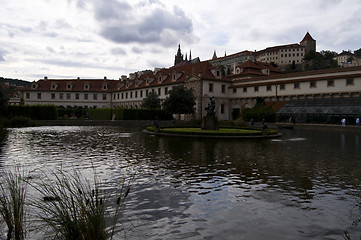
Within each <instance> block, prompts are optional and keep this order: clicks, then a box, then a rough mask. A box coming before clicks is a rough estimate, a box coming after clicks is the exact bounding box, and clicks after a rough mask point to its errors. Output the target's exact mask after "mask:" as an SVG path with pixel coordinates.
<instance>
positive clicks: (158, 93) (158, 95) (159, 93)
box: [158, 88, 160, 96]
mask: <svg viewBox="0 0 361 240" xmlns="http://www.w3.org/2000/svg"><path fill="white" fill-rule="evenodd" d="M158 96H160V88H158Z"/></svg>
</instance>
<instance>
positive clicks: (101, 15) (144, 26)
mask: <svg viewBox="0 0 361 240" xmlns="http://www.w3.org/2000/svg"><path fill="white" fill-rule="evenodd" d="M147 4H148V5H150V4H151V5H153V6H152V7H149V8H147ZM138 7H139V9H138V8H136V7H132V6H130V5H129V4H128V3H126V2H117V1H114V0H110V1H107V2H106V3H105V2H104V1H102V2H101V4H100V5H99V4H96V9H95V19H96V20H97V21H99V23H100V26H101V28H102V29H101V31H100V35H101V36H103V37H104V38H106V39H108V40H111V41H113V42H115V43H142V44H144V43H160V44H162V45H163V46H168V45H170V44H174V41H176V42H177V41H179V39H183V40H184V41H187V42H192V41H193V40H194V39H195V37H194V36H193V25H192V21H191V19H189V18H188V17H187V16H186V15H185V13H184V11H183V10H181V9H180V8H178V7H174V9H173V11H171V12H170V11H167V10H165V9H164V8H162V5H161V4H158V2H157V1H150V2H142V5H138ZM146 9H147V11H143V10H146ZM138 13H139V16H138Z"/></svg>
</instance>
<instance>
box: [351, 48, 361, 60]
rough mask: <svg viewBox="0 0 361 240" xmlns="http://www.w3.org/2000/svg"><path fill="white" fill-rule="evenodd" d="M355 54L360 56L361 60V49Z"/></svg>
mask: <svg viewBox="0 0 361 240" xmlns="http://www.w3.org/2000/svg"><path fill="white" fill-rule="evenodd" d="M353 53H354V54H355V55H356V56H358V57H359V58H361V48H360V49H358V50H355V51H354V52H353Z"/></svg>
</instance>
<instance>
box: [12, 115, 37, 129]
mask: <svg viewBox="0 0 361 240" xmlns="http://www.w3.org/2000/svg"><path fill="white" fill-rule="evenodd" d="M35 125H36V124H35V123H34V122H33V121H31V119H30V118H28V117H23V116H18V117H13V118H11V119H10V120H9V121H7V122H6V124H5V126H6V127H9V128H20V127H34V126H35Z"/></svg>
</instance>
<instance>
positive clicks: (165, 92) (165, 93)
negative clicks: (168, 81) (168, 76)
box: [164, 87, 168, 95]
mask: <svg viewBox="0 0 361 240" xmlns="http://www.w3.org/2000/svg"><path fill="white" fill-rule="evenodd" d="M167 94H168V88H167V87H165V88H164V95H167Z"/></svg>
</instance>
